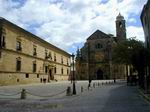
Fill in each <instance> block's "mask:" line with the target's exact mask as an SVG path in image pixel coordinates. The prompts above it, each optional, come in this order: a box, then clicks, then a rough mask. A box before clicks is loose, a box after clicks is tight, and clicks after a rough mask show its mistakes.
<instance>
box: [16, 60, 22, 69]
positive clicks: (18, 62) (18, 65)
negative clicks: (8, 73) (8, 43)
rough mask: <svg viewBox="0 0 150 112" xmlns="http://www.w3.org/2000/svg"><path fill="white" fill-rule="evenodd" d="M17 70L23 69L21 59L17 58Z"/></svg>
mask: <svg viewBox="0 0 150 112" xmlns="http://www.w3.org/2000/svg"><path fill="white" fill-rule="evenodd" d="M16 71H21V60H18V59H17V60H16Z"/></svg>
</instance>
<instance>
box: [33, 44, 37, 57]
mask: <svg viewBox="0 0 150 112" xmlns="http://www.w3.org/2000/svg"><path fill="white" fill-rule="evenodd" d="M36 55H37V53H36V46H33V56H36Z"/></svg>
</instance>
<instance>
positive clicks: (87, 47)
mask: <svg viewBox="0 0 150 112" xmlns="http://www.w3.org/2000/svg"><path fill="white" fill-rule="evenodd" d="M125 39H126V26H125V19H124V17H123V16H122V15H121V14H119V15H118V16H117V18H116V37H114V36H113V35H111V34H106V33H104V32H102V31H100V30H97V31H95V32H94V33H93V34H92V35H91V36H89V37H88V38H87V40H86V42H85V44H84V46H83V47H82V48H81V49H78V51H77V56H76V78H77V79H80V80H85V79H92V80H96V79H114V78H124V77H125V73H126V71H125V66H124V65H114V64H113V63H112V53H113V46H114V45H116V44H117V43H119V42H121V41H123V40H125Z"/></svg>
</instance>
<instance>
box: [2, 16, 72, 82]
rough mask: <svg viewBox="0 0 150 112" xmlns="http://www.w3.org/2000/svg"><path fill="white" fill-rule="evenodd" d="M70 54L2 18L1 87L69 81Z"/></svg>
mask: <svg viewBox="0 0 150 112" xmlns="http://www.w3.org/2000/svg"><path fill="white" fill-rule="evenodd" d="M69 74H70V54H69V53H67V52H65V51H64V50H61V49H60V48H58V47H56V46H54V45H52V44H50V43H48V42H46V41H44V40H42V39H41V38H39V37H38V36H35V35H33V34H32V33H30V32H28V31H26V30H24V29H22V28H20V27H19V26H17V25H15V24H13V23H11V22H9V21H8V20H6V19H4V18H0V85H10V84H25V83H40V82H41V83H42V82H50V81H52V80H68V77H69Z"/></svg>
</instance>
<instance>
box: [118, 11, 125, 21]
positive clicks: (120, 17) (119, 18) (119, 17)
mask: <svg viewBox="0 0 150 112" xmlns="http://www.w3.org/2000/svg"><path fill="white" fill-rule="evenodd" d="M116 19H117V20H124V17H123V16H122V15H121V14H120V13H119V15H118V16H117V17H116Z"/></svg>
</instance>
